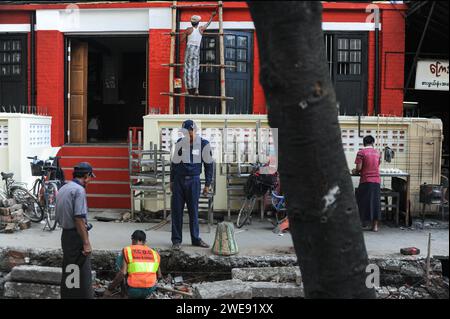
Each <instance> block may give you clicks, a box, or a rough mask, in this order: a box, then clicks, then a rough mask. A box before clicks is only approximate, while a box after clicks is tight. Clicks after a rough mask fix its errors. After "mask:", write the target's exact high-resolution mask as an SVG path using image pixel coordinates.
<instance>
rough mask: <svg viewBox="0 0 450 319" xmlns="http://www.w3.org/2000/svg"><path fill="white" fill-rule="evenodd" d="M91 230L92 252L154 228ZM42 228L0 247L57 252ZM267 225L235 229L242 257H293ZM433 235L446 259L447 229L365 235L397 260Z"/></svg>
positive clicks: (209, 236) (6, 238) (5, 239)
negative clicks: (47, 249)
mask: <svg viewBox="0 0 450 319" xmlns="http://www.w3.org/2000/svg"><path fill="white" fill-rule="evenodd" d="M92 224H93V225H94V228H93V229H92V231H91V232H90V236H91V242H92V246H93V248H94V249H101V250H119V249H121V248H122V247H124V246H126V245H128V244H129V242H130V236H131V233H132V232H133V231H134V230H136V229H142V230H145V229H148V228H149V227H151V226H154V225H155V224H146V223H139V224H136V223H116V222H99V221H95V220H92ZM188 227H189V226H188V225H187V224H185V225H184V230H185V232H184V233H183V238H184V243H183V246H182V249H184V250H186V251H188V252H190V251H192V252H202V253H206V254H209V253H210V250H209V249H203V248H198V247H192V246H190V236H189V228H188ZM42 228H43V225H40V224H33V225H32V228H30V229H27V230H24V231H18V232H15V233H14V234H0V247H20V248H53V249H54V248H60V247H61V246H60V236H61V230H55V231H53V232H48V231H42ZM271 230H272V226H271V224H269V223H268V222H259V221H254V222H253V224H252V225H250V226H248V227H247V228H246V229H236V240H237V243H238V246H239V250H240V254H241V255H250V256H257V255H273V254H281V255H285V254H291V253H294V250H293V248H292V240H291V236H290V234H284V235H283V236H278V235H276V234H274V233H272V231H271ZM206 231H207V227H206V225H202V226H201V236H202V238H203V239H204V240H205V241H206V242H208V243H211V244H212V242H213V240H214V236H215V227H213V228H212V230H211V232H209V233H208V232H206ZM429 232H431V234H432V243H431V248H432V255H444V256H448V255H449V231H448V229H429V230H401V229H398V228H391V227H387V226H384V227H381V228H380V231H379V232H378V233H374V232H364V237H365V242H366V247H367V250H368V254H369V256H370V257H381V256H388V255H392V256H396V255H397V256H398V255H399V251H400V248H402V247H410V246H415V247H417V248H419V249H420V250H421V255H422V256H426V249H427V241H428V233H429ZM146 233H147V240H148V244H149V245H150V246H153V247H156V248H162V249H167V248H169V247H170V246H171V243H170V225H166V226H165V227H163V228H162V229H160V230H157V231H147V232H146Z"/></svg>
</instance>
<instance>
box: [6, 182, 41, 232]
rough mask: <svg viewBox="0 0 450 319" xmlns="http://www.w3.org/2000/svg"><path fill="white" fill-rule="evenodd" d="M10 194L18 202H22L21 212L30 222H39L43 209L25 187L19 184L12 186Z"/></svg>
mask: <svg viewBox="0 0 450 319" xmlns="http://www.w3.org/2000/svg"><path fill="white" fill-rule="evenodd" d="M11 196H12V198H14V199H15V200H16V202H17V203H18V204H22V209H23V214H24V215H25V216H26V217H28V219H30V220H31V221H32V222H35V223H39V222H40V221H41V220H42V219H43V218H44V210H43V209H42V207H41V205H39V202H38V200H37V199H36V197H34V196H33V194H31V193H30V192H29V191H28V190H27V189H25V188H23V187H20V186H16V187H12V188H11Z"/></svg>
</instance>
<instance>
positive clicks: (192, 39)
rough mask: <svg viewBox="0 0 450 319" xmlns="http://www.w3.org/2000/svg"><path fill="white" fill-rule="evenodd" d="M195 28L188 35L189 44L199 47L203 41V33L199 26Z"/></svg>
mask: <svg viewBox="0 0 450 319" xmlns="http://www.w3.org/2000/svg"><path fill="white" fill-rule="evenodd" d="M193 29H194V30H193V31H192V33H191V34H189V35H188V42H187V45H195V46H198V47H199V46H200V44H201V43H202V34H201V33H200V29H199V27H198V26H197V27H196V28H193Z"/></svg>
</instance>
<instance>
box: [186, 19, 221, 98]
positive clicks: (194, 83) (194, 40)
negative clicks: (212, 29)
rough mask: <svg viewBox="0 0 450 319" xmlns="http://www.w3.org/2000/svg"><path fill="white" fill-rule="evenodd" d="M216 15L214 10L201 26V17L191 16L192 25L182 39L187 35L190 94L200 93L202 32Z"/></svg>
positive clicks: (187, 80) (187, 70)
mask: <svg viewBox="0 0 450 319" xmlns="http://www.w3.org/2000/svg"><path fill="white" fill-rule="evenodd" d="M215 15H216V12H213V14H212V15H211V18H210V19H209V21H208V23H207V24H205V25H203V26H199V23H200V20H201V17H200V16H198V15H193V16H192V17H191V24H192V27H189V28H187V29H186V32H185V33H184V34H183V36H182V40H184V39H185V38H186V37H187V45H186V52H185V55H184V84H185V86H186V89H187V90H188V94H190V95H198V94H199V92H198V87H199V71H200V45H201V43H202V34H203V32H204V31H205V30H206V29H207V28H208V27H209V25H210V24H211V21H212V19H213V18H214V16H215Z"/></svg>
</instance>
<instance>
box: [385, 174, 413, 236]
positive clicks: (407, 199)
mask: <svg viewBox="0 0 450 319" xmlns="http://www.w3.org/2000/svg"><path fill="white" fill-rule="evenodd" d="M380 177H404V178H405V180H406V194H405V195H406V196H405V210H406V212H405V213H406V217H405V226H406V227H408V225H409V219H410V218H411V216H410V197H409V189H410V175H409V173H405V172H401V173H388V172H380Z"/></svg>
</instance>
